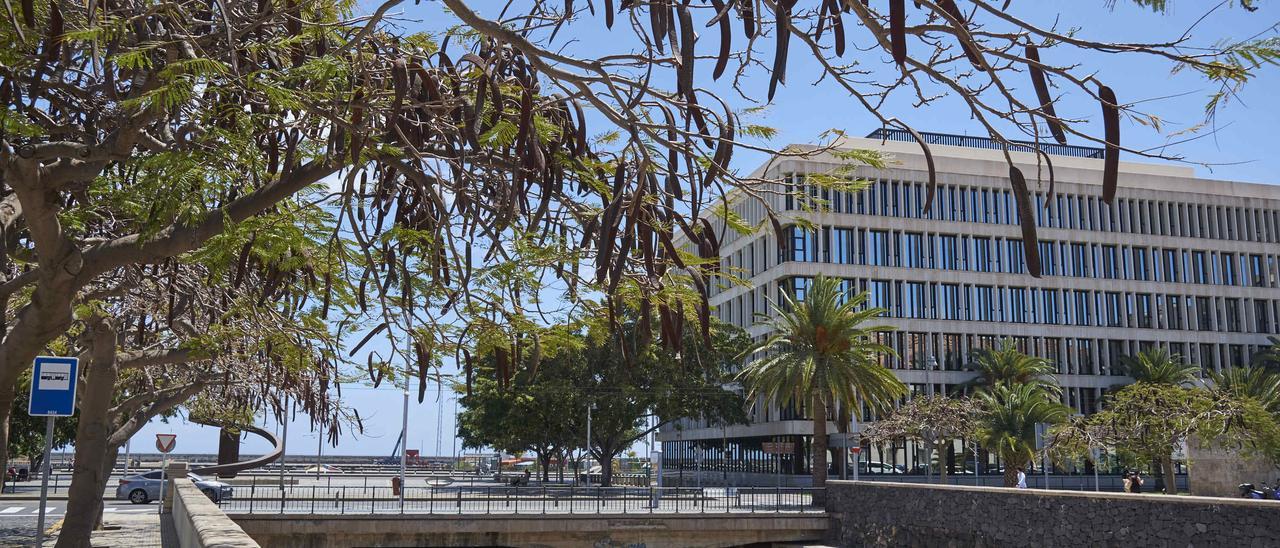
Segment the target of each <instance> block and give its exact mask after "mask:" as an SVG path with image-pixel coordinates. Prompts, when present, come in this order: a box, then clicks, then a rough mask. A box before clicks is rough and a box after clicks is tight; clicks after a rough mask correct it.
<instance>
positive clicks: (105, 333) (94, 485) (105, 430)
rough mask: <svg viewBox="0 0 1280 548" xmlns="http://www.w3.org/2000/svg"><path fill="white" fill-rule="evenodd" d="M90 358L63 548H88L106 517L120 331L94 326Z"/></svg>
mask: <svg viewBox="0 0 1280 548" xmlns="http://www.w3.org/2000/svg"><path fill="white" fill-rule="evenodd" d="M90 329H91V330H92V331H91V333H89V336H90V337H91V341H90V344H91V353H90V359H89V360H88V364H87V367H86V372H85V373H86V374H85V379H84V386H82V387H80V389H79V390H80V402H79V407H80V423H79V425H78V426H77V428H76V452H75V456H76V457H75V458H76V462H75V469H74V471H73V472H72V475H71V487H70V488H69V489H68V491H67V499H68V500H67V513H66V518H64V519H63V522H62V533H61V534H59V535H58V548H73V547H74V548H79V547H87V546H89V535H90V534H91V533H92V532H93V529H94V526H95V525H97V524H98V520H99V518H100V516H101V515H102V492H103V490H105V489H106V486H107V479H108V475H109V474H108V473H107V471H108V470H110V467H111V463H114V462H115V459H114V458H110V457H115V455H114V454H111V455H108V454H107V452H108V450H109V449H110V448H111V444H110V440H109V438H110V437H111V433H112V432H113V431H114V428H113V427H112V424H111V423H112V420H111V417H110V415H111V413H110V408H111V397H112V395H113V394H114V393H115V386H116V377H117V376H118V370H117V368H116V352H115V350H116V331H115V328H114V327H113V326H112V325H111V323H110V320H107V319H105V318H101V317H98V318H95V321H91V322H90Z"/></svg>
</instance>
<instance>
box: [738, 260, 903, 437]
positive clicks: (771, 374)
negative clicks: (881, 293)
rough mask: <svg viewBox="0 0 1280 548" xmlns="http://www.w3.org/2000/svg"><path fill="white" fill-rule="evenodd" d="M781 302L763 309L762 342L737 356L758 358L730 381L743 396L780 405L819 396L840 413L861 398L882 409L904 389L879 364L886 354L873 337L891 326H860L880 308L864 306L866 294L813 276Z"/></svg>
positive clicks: (873, 319)
mask: <svg viewBox="0 0 1280 548" xmlns="http://www.w3.org/2000/svg"><path fill="white" fill-rule="evenodd" d="M783 298H784V299H785V302H784V304H783V306H778V305H777V304H776V303H775V304H772V305H771V312H770V316H771V317H770V318H769V320H768V321H767V322H766V324H767V325H768V326H769V328H770V329H769V330H770V335H769V337H768V338H767V339H765V340H764V341H763V342H761V343H759V344H757V345H755V346H752V347H751V348H750V349H749V350H748V351H747V352H746V353H744V356H750V355H755V354H763V355H764V356H763V357H761V358H759V359H756V360H755V361H753V362H751V363H750V364H748V365H747V366H746V367H745V368H744V369H743V370H742V372H741V373H740V374H739V376H738V377H739V379H740V380H742V381H743V384H744V385H745V386H746V387H747V388H748V390H750V394H751V397H753V398H754V397H756V396H763V397H764V398H765V400H767V401H770V402H777V403H778V404H781V405H787V404H789V403H800V404H806V403H808V402H810V401H812V399H813V397H814V396H815V395H820V396H821V397H822V398H823V400H824V401H827V402H834V403H839V404H841V405H842V406H846V407H847V408H856V407H857V406H855V403H854V402H855V401H861V402H862V403H864V404H866V405H867V406H869V407H870V408H871V409H874V410H887V409H888V408H889V407H890V406H891V405H892V404H893V402H894V401H896V400H897V399H898V398H900V397H902V396H903V395H905V394H906V386H904V385H903V384H902V382H901V381H899V380H898V378H897V376H895V375H894V374H893V372H891V371H889V370H888V369H887V368H885V367H884V366H883V365H880V357H881V356H884V355H892V354H893V349H892V348H890V347H888V346H886V345H883V344H880V343H879V342H876V341H877V339H876V336H877V334H879V333H883V332H886V331H891V330H892V329H893V328H892V327H888V326H883V325H874V326H869V325H867V324H869V323H871V322H873V321H875V319H876V317H877V316H879V315H880V314H881V313H883V312H884V309H881V308H869V307H867V306H865V305H866V302H867V294H866V293H859V294H856V295H847V294H845V293H844V292H843V291H841V289H840V280H839V279H837V278H828V277H826V276H818V277H817V278H815V279H814V281H813V286H812V287H811V288H810V289H809V292H808V294H807V295H806V297H805V300H804V301H801V302H796V301H795V300H793V299H792V298H791V296H790V295H784V297H783ZM859 412H860V411H859Z"/></svg>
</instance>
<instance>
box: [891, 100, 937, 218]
mask: <svg viewBox="0 0 1280 548" xmlns="http://www.w3.org/2000/svg"><path fill="white" fill-rule="evenodd" d="M898 125H899V126H900V127H901V128H902V129H905V130H907V133H910V134H911V138H913V139H915V140H916V143H918V144H919V145H920V150H921V151H923V152H924V163H925V165H926V166H928V168H929V192H928V194H926V195H925V198H924V210H925V211H928V210H929V209H930V208H931V207H933V195H934V194H935V193H936V192H937V190H938V172H937V170H936V169H934V165H933V151H932V150H930V149H929V143H927V142H925V140H924V136H922V135H920V134H919V133H917V132H916V130H914V129H912V128H911V127H909V126H907V124H904V123H902V122H898Z"/></svg>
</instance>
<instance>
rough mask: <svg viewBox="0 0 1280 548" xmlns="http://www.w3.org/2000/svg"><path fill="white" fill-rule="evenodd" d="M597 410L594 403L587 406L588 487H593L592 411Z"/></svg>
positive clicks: (586, 475)
mask: <svg viewBox="0 0 1280 548" xmlns="http://www.w3.org/2000/svg"><path fill="white" fill-rule="evenodd" d="M595 408H596V402H594V401H592V402H591V403H590V404H588V405H587V473H586V474H585V477H586V482H587V486H588V487H590V486H591V410H592V409H595Z"/></svg>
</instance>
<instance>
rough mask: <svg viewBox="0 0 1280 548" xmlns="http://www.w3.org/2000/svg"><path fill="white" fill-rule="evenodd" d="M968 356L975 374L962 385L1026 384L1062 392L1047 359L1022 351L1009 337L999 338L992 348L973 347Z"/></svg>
mask: <svg viewBox="0 0 1280 548" xmlns="http://www.w3.org/2000/svg"><path fill="white" fill-rule="evenodd" d="M970 357H971V359H972V362H971V364H970V365H971V367H972V368H973V370H974V371H976V372H977V373H978V376H977V378H975V379H974V380H973V381H971V382H970V383H966V384H965V385H962V386H978V387H980V388H994V387H996V386H1017V385H1024V384H1026V385H1034V386H1036V387H1038V388H1040V389H1041V390H1044V391H1046V392H1047V393H1050V394H1053V395H1057V394H1059V393H1061V391H1062V389H1061V388H1060V387H1059V386H1058V382H1057V380H1056V379H1055V378H1054V376H1053V372H1054V369H1053V364H1052V363H1049V360H1046V359H1044V358H1040V357H1036V356H1029V355H1027V354H1024V353H1022V352H1021V351H1019V350H1018V348H1017V347H1016V346H1014V344H1013V341H1010V340H1008V339H1005V340H1002V341H1000V346H999V347H998V348H996V349H994V350H992V349H988V348H979V349H975V350H974V351H973V352H971V353H970Z"/></svg>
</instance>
